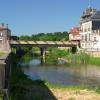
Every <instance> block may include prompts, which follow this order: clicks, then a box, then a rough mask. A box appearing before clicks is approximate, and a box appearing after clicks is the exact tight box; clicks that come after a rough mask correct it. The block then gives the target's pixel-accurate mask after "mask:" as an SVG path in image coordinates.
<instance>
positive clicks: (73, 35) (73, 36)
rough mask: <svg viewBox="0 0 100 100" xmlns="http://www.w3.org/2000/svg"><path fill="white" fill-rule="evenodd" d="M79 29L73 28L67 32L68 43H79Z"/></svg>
mask: <svg viewBox="0 0 100 100" xmlns="http://www.w3.org/2000/svg"><path fill="white" fill-rule="evenodd" d="M79 33H80V28H79V27H74V28H72V29H71V30H70V32H69V40H70V41H80V39H81V37H80V34H79Z"/></svg>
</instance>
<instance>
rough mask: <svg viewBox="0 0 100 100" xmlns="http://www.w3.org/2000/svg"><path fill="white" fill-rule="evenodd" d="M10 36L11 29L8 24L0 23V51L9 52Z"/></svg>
mask: <svg viewBox="0 0 100 100" xmlns="http://www.w3.org/2000/svg"><path fill="white" fill-rule="evenodd" d="M10 36H11V30H10V29H9V28H8V25H4V24H3V23H2V24H1V25H0V51H1V52H9V50H10V47H9V39H10Z"/></svg>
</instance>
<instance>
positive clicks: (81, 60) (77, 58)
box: [66, 52, 90, 64]
mask: <svg viewBox="0 0 100 100" xmlns="http://www.w3.org/2000/svg"><path fill="white" fill-rule="evenodd" d="M66 58H67V59H68V61H69V62H70V63H77V64H87V63H88V62H89V59H90V56H89V55H87V54H86V53H83V52H80V53H77V54H71V53H70V54H69V55H68V56H66Z"/></svg>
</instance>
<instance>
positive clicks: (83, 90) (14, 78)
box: [10, 48, 100, 100]
mask: <svg viewBox="0 0 100 100" xmlns="http://www.w3.org/2000/svg"><path fill="white" fill-rule="evenodd" d="M31 50H32V49H28V50H27V49H25V48H24V51H20V52H18V53H17V55H16V54H14V53H12V73H11V81H10V84H11V85H10V100H65V98H66V100H80V99H81V100H100V95H99V94H98V93H99V92H100V87H80V86H79V87H77V86H70V87H69V86H59V85H53V84H50V83H49V82H47V81H42V80H36V81H32V80H31V79H29V78H28V76H27V75H25V74H24V73H23V71H22V70H21V67H20V64H19V63H18V62H19V61H24V60H25V61H27V60H29V58H30V57H29V56H31V57H32V54H31V53H32V51H31ZM27 51H28V52H27ZM37 53H38V52H37ZM66 55H67V56H66ZM26 56H27V57H26ZM58 57H60V58H62V57H64V58H67V57H68V58H67V61H70V63H72V62H73V63H79V64H80V63H82V64H86V63H93V62H94V60H95V59H94V58H93V59H92V57H90V56H89V55H87V54H84V53H81V54H71V53H70V50H65V51H63V50H62V51H61V50H58V49H57V48H53V49H52V48H48V52H47V56H46V61H47V62H49V64H52V63H55V62H57V61H58ZM51 58H52V60H50V59H51ZM75 58H76V59H75ZM98 61H99V58H98ZM67 63H68V62H67ZM96 64H99V63H96Z"/></svg>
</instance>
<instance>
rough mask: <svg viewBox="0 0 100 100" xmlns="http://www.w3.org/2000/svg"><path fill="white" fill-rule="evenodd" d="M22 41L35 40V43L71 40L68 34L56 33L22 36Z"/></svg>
mask: <svg viewBox="0 0 100 100" xmlns="http://www.w3.org/2000/svg"><path fill="white" fill-rule="evenodd" d="M19 39H20V40H25V41H29V40H34V41H61V40H62V41H65V40H68V39H69V34H68V32H55V33H46V34H45V33H38V34H33V35H32V36H27V35H22V36H20V37H19Z"/></svg>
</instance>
